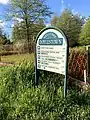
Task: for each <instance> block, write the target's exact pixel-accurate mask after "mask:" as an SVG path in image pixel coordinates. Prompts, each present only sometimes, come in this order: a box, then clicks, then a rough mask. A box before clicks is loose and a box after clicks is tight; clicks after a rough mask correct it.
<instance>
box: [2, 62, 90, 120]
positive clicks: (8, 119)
mask: <svg viewBox="0 0 90 120" xmlns="http://www.w3.org/2000/svg"><path fill="white" fill-rule="evenodd" d="M0 69H1V70H2V71H3V72H2V75H0V119H1V120H66V119H67V120H78V119H79V120H83V119H84V120H88V119H90V94H89V91H88V92H86V93H84V92H83V93H81V92H76V91H72V90H71V91H69V93H68V96H67V97H66V98H65V99H64V98H63V76H61V75H58V74H53V73H50V72H43V71H41V72H40V78H39V83H40V84H39V85H38V86H34V75H35V72H34V65H33V63H27V62H24V63H22V64H19V65H18V66H13V67H4V68H0Z"/></svg>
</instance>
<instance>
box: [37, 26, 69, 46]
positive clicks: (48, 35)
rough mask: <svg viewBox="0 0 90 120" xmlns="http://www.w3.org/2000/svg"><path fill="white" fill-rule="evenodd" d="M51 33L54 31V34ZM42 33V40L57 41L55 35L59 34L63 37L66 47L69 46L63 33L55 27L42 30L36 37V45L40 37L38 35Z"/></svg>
mask: <svg viewBox="0 0 90 120" xmlns="http://www.w3.org/2000/svg"><path fill="white" fill-rule="evenodd" d="M52 31H54V32H52ZM55 31H57V33H55ZM44 32H45V34H44V35H43V37H42V38H43V39H56V40H57V39H59V37H58V35H57V34H58V33H60V34H61V35H62V36H63V38H64V40H65V42H66V44H67V46H69V41H68V38H67V36H66V35H65V33H64V31H63V30H62V29H58V28H57V27H54V26H50V27H45V28H44V29H42V30H41V31H40V32H39V33H38V35H37V38H36V43H37V40H38V38H39V37H40V35H42V33H44Z"/></svg>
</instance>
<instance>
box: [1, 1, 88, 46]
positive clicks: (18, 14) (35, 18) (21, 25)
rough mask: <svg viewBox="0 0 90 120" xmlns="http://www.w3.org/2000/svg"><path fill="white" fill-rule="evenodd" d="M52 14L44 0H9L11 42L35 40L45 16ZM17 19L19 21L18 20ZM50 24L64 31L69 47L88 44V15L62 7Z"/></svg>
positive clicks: (43, 23) (42, 26) (43, 25)
mask: <svg viewBox="0 0 90 120" xmlns="http://www.w3.org/2000/svg"><path fill="white" fill-rule="evenodd" d="M52 14H53V12H52V11H51V10H50V8H49V7H48V6H47V4H46V2H45V0H18V1H17V0H10V3H9V9H8V19H12V20H13V19H14V27H13V29H12V41H13V43H17V42H19V43H22V42H23V43H25V44H27V46H29V43H30V42H34V41H35V38H36V35H37V34H38V32H39V31H40V30H41V29H42V28H44V27H45V26H46V25H45V21H46V20H47V17H52ZM17 19H19V20H21V21H20V22H18V21H17ZM51 25H52V26H56V27H58V28H60V29H62V30H63V31H64V32H65V34H66V35H67V37H68V39H69V43H70V46H71V47H74V46H79V45H88V44H90V34H89V27H90V18H89V17H88V19H86V18H85V17H82V16H81V15H79V14H74V13H72V10H70V9H64V11H63V12H62V13H61V15H60V16H57V15H56V16H54V17H53V18H52V20H51ZM0 41H1V40H0Z"/></svg>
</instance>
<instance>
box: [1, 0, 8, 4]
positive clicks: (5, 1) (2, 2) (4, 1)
mask: <svg viewBox="0 0 90 120" xmlns="http://www.w3.org/2000/svg"><path fill="white" fill-rule="evenodd" d="M8 2H9V0H0V3H1V4H7V3H8Z"/></svg>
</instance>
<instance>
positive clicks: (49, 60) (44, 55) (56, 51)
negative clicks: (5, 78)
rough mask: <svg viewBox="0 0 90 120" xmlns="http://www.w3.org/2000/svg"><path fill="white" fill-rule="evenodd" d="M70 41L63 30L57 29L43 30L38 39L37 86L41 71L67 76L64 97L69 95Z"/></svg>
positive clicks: (36, 55)
mask: <svg viewBox="0 0 90 120" xmlns="http://www.w3.org/2000/svg"><path fill="white" fill-rule="evenodd" d="M68 51H69V44H68V39H67V37H66V36H65V34H64V33H63V31H62V30H59V29H58V28H56V27H47V28H45V29H43V30H42V31H41V32H40V33H39V34H38V36H37V39H36V51H35V60H36V61H35V84H36V85H37V84H38V78H39V70H46V71H50V72H54V73H59V74H62V75H65V79H64V97H65V96H66V94H67V73H68Z"/></svg>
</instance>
